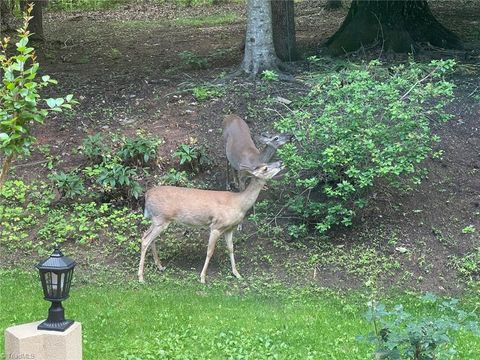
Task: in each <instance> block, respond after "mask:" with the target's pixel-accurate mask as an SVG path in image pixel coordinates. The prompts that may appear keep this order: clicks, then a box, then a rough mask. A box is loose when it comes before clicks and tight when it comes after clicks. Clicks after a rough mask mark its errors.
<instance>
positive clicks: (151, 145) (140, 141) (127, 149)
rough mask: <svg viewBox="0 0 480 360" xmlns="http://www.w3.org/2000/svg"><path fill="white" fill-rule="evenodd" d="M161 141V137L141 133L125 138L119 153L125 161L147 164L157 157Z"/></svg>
mask: <svg viewBox="0 0 480 360" xmlns="http://www.w3.org/2000/svg"><path fill="white" fill-rule="evenodd" d="M160 143H161V140H159V139H155V138H153V137H147V136H145V135H142V134H140V135H139V136H137V137H134V138H126V139H124V141H123V143H122V146H121V147H120V149H118V151H117V154H118V156H119V157H120V158H121V159H122V161H123V162H125V163H128V164H136V165H139V166H142V165H147V164H148V162H149V161H151V160H153V159H155V158H156V157H157V149H158V145H160Z"/></svg>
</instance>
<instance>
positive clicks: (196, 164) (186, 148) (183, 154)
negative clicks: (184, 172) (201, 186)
mask: <svg viewBox="0 0 480 360" xmlns="http://www.w3.org/2000/svg"><path fill="white" fill-rule="evenodd" d="M173 157H174V158H178V159H179V160H180V165H189V166H190V169H191V170H192V171H193V172H199V171H200V170H201V169H204V168H206V167H208V166H210V165H211V164H212V160H211V158H210V156H208V153H207V150H206V148H205V147H204V146H202V145H199V144H198V142H197V139H195V138H190V140H189V143H188V144H181V145H180V146H179V147H178V149H177V150H176V151H175V152H174V153H173Z"/></svg>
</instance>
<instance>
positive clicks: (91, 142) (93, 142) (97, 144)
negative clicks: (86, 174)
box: [81, 133, 110, 163]
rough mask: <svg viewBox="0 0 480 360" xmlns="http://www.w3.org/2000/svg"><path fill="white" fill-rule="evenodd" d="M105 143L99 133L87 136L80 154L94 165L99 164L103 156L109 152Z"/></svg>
mask: <svg viewBox="0 0 480 360" xmlns="http://www.w3.org/2000/svg"><path fill="white" fill-rule="evenodd" d="M105 141H106V140H105V139H104V137H103V136H102V134H100V133H98V134H95V135H89V136H87V137H86V138H85V139H83V142H82V146H81V152H82V154H83V155H85V156H86V157H87V158H88V159H89V160H90V161H92V162H94V163H99V162H101V161H102V158H103V156H104V155H105V154H107V153H109V152H110V149H109V148H108V146H107V144H106V142H105Z"/></svg>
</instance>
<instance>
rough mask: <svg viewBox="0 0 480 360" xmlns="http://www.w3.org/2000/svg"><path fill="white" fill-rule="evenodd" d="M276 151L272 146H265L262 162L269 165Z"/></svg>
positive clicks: (261, 155)
mask: <svg viewBox="0 0 480 360" xmlns="http://www.w3.org/2000/svg"><path fill="white" fill-rule="evenodd" d="M275 151H277V149H276V148H275V147H273V146H271V145H265V147H264V148H263V150H262V151H261V152H260V162H262V163H267V162H268V161H269V160H270V159H271V158H272V156H273V154H275Z"/></svg>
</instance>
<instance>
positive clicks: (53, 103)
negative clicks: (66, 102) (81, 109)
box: [46, 98, 57, 109]
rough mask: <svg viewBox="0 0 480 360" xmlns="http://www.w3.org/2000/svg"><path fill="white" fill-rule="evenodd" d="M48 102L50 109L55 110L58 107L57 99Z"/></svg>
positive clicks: (50, 99)
mask: <svg viewBox="0 0 480 360" xmlns="http://www.w3.org/2000/svg"><path fill="white" fill-rule="evenodd" d="M46 101H47V105H48V107H49V108H50V109H53V108H55V107H57V101H56V100H55V99H52V98H49V99H47V100H46Z"/></svg>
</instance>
